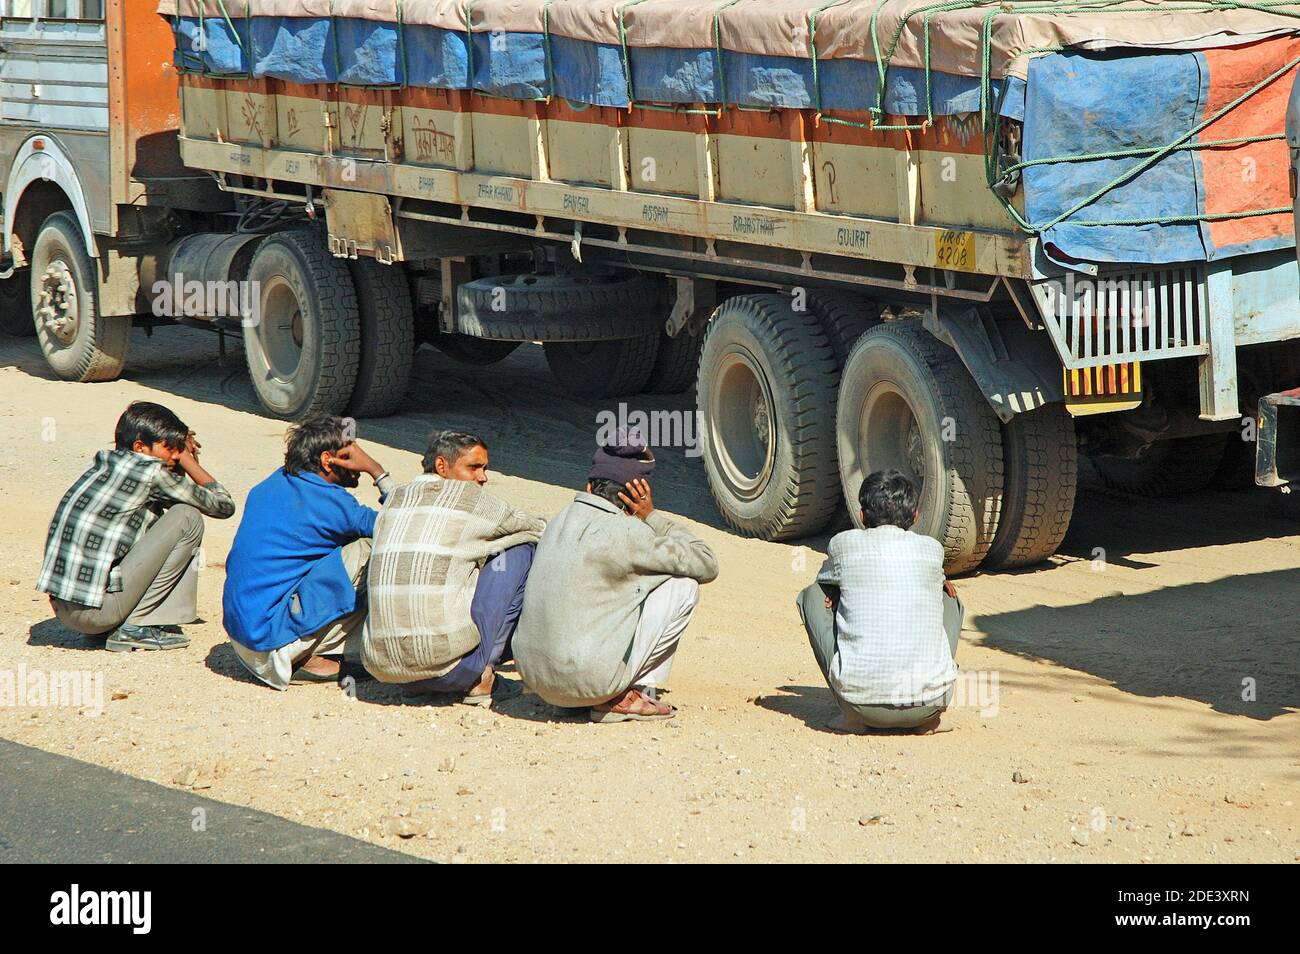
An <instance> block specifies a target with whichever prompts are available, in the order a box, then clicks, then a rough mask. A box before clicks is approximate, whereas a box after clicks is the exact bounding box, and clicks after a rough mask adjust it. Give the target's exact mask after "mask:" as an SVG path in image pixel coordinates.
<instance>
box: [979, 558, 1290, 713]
mask: <svg viewBox="0 0 1300 954" xmlns="http://www.w3.org/2000/svg"><path fill="white" fill-rule="evenodd" d="M1298 620H1300V570H1276V571H1272V572H1268V573H1251V574H1244V575H1241V576H1233V577H1228V578H1225V579H1222V580H1215V581H1213V582H1211V583H1189V584H1185V585H1182V586H1171V587H1166V588H1164V589H1160V590H1154V591H1152V592H1150V593H1143V594H1139V595H1133V596H1123V595H1115V596H1106V597H1102V598H1100V599H1096V600H1092V601H1090V602H1087V603H1080V604H1077V605H1075V606H1050V607H1049V606H1034V607H1030V608H1028V609H1023V610H1016V611H1014V612H1009V613H995V614H992V615H981V616H980V617H979V620H978V625H979V628H980V629H981V630H983V631H984V632H985V633H986V634H987V635H986V637H985V639H984V640H983V643H982V644H983V645H984V646H987V647H991V648H993V649H1000V650H1003V651H1004V652H1010V653H1015V654H1016V655H1018V656H1022V657H1024V658H1026V659H1034V660H1042V661H1047V662H1051V663H1055V664H1057V665H1060V666H1066V667H1068V668H1070V669H1076V670H1079V671H1081V672H1086V673H1090V674H1092V675H1094V676H1097V677H1099V678H1101V679H1104V680H1106V681H1107V682H1109V683H1110V684H1112V685H1113V686H1115V688H1117V689H1119V690H1121V691H1123V692H1127V693H1132V694H1133V695H1135V696H1143V697H1148V698H1157V697H1162V696H1180V697H1182V698H1185V699H1190V700H1193V701H1195V702H1202V703H1204V704H1206V705H1208V706H1210V707H1211V708H1213V709H1214V710H1215V711H1216V712H1225V713H1230V714H1232V715H1242V716H1248V717H1250V718H1252V719H1261V720H1267V719H1272V718H1275V717H1276V716H1280V715H1283V714H1285V713H1286V712H1287V711H1288V710H1292V709H1297V708H1300V666H1297V661H1298V660H1300V622H1298Z"/></svg>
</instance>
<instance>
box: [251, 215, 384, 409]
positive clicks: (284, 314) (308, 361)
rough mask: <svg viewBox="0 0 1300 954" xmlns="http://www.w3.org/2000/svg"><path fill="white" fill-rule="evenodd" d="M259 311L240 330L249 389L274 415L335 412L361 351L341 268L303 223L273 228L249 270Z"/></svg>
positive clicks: (348, 390)
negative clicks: (280, 229)
mask: <svg viewBox="0 0 1300 954" xmlns="http://www.w3.org/2000/svg"><path fill="white" fill-rule="evenodd" d="M248 280H249V282H251V283H252V287H253V288H254V289H256V291H255V294H256V295H257V302H258V309H257V312H256V314H254V315H253V316H252V317H251V319H249V323H250V324H251V325H252V327H246V328H245V329H244V354H245V356H246V357H247V359H248V373H249V376H250V377H251V378H252V382H253V390H254V391H255V392H256V393H257V397H258V400H259V401H261V402H262V406H263V407H264V408H266V410H267V411H269V412H270V413H271V414H274V415H275V416H276V417H282V418H285V419H288V420H296V419H300V418H304V417H308V416H310V415H312V414H322V413H323V414H338V413H341V412H342V411H343V410H344V409H345V408H347V406H348V402H349V400H350V399H351V397H352V392H353V389H354V387H355V385H356V381H357V368H358V365H359V364H360V356H361V332H360V317H359V314H358V310H357V296H356V291H355V290H354V288H353V284H352V276H351V274H350V273H349V270H348V266H347V264H346V263H345V262H343V261H342V260H340V259H337V258H334V257H333V256H331V255H330V254H329V252H327V251H326V250H325V246H324V242H323V241H322V240H321V237H320V236H319V235H318V234H317V233H316V232H314V231H312V230H309V229H296V230H292V231H286V232H277V233H276V234H274V235H272V236H270V237H268V238H267V239H265V240H264V241H263V242H262V244H261V245H260V246H258V249H257V254H256V255H255V256H254V257H253V263H252V265H251V266H250V267H249V270H248Z"/></svg>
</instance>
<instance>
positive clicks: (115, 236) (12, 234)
mask: <svg viewBox="0 0 1300 954" xmlns="http://www.w3.org/2000/svg"><path fill="white" fill-rule="evenodd" d="M179 126H180V110H179V104H178V100H177V82H176V74H175V71H174V70H173V69H172V65H171V37H170V33H169V31H168V30H167V27H166V25H165V24H164V23H160V21H159V18H158V17H157V16H156V15H155V13H154V11H153V9H152V5H151V4H148V3H140V2H126V0H0V216H2V217H3V223H4V228H3V237H2V239H0V330H3V331H5V332H8V333H9V334H11V335H25V336H26V335H35V336H36V337H37V338H38V339H39V341H40V344H41V348H42V351H43V352H44V353H45V356H46V358H47V360H48V361H49V364H50V367H51V368H52V370H53V371H54V372H55V373H56V374H58V375H59V376H60V377H63V378H66V379H69V380H78V381H96V380H107V379H111V378H113V377H115V376H116V375H117V374H118V373H120V371H121V369H122V366H123V364H124V362H125V359H126V351H127V347H128V345H129V343H130V338H131V327H132V322H133V318H134V316H136V315H142V314H148V312H149V311H150V303H149V295H148V290H149V285H150V284H151V283H150V281H149V277H150V269H151V261H153V260H154V259H155V258H156V256H157V254H158V253H159V250H160V249H162V248H164V247H165V246H166V244H167V242H169V241H170V240H171V238H172V237H174V236H175V235H177V234H180V233H183V232H185V231H187V230H189V229H191V228H192V227H193V224H194V221H195V220H196V219H199V218H205V217H206V216H207V215H208V214H209V212H210V210H212V209H219V208H221V207H222V206H223V205H228V204H229V203H228V200H226V199H225V197H223V196H222V195H221V194H220V192H219V191H218V190H217V189H216V188H215V186H214V184H213V182H212V180H211V177H209V176H206V175H202V174H197V173H194V172H193V171H190V170H187V169H185V167H184V166H183V164H182V163H181V160H180V152H179V148H178V144H177V139H176V135H177V129H178V128H179ZM142 286H143V290H142Z"/></svg>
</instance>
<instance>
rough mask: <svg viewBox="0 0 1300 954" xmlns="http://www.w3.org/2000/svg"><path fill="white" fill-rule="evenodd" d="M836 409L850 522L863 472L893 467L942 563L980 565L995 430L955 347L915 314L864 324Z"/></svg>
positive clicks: (996, 481) (993, 526)
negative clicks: (911, 485) (911, 489)
mask: <svg viewBox="0 0 1300 954" xmlns="http://www.w3.org/2000/svg"><path fill="white" fill-rule="evenodd" d="M836 418H837V420H836V431H837V444H838V451H839V466H840V479H841V484H842V487H843V492H844V501H845V503H846V504H847V506H848V508H849V512H850V514H852V516H853V521H854V524H855V525H857V526H861V520H862V515H861V508H860V507H859V505H858V490H859V489H860V488H861V486H862V481H863V479H864V478H865V477H866V476H867V474H869V473H871V472H872V471H876V470H883V469H886V468H897V469H898V470H901V471H903V472H904V473H905V474H908V475H909V476H910V477H911V478H912V479H913V480H914V481H916V482H917V483H919V485H920V497H921V506H920V517H919V518H918V519H917V521H916V524H915V526H914V527H913V529H914V530H916V531H917V532H918V533H924V534H926V535H927V536H931V537H934V538H935V539H936V540H938V541H939V542H940V543H941V544H943V550H944V567H945V569H946V570H947V571H948V572H950V573H963V572H966V571H968V570H973V569H975V568H976V567H978V566H979V565H980V562H981V561H982V560H983V559H984V557H985V555H986V554H987V553H988V551H989V547H990V546H991V545H992V543H993V538H994V535H995V534H996V533H997V527H998V516H999V513H1000V511H1001V502H1002V491H1003V477H1002V436H1001V433H1000V428H999V422H998V419H997V415H995V414H994V413H993V410H992V408H990V407H989V405H988V402H987V401H986V400H985V399H984V396H983V395H982V394H981V393H980V391H979V389H978V388H977V387H976V386H975V382H974V381H972V380H971V377H970V375H969V374H968V373H967V371H966V368H965V366H964V365H963V364H962V363H961V360H960V359H959V358H958V357H957V354H956V353H955V352H954V351H952V349H950V348H948V347H946V346H944V345H942V344H940V343H939V342H938V341H936V340H935V339H934V338H933V337H931V336H930V335H929V334H928V333H927V332H925V331H924V330H922V328H921V326H920V323H919V322H916V321H889V322H885V323H884V324H881V325H878V326H876V327H875V328H872V329H871V330H870V331H868V332H867V333H866V334H864V335H863V336H862V337H861V338H860V339H859V340H858V343H857V344H856V345H855V346H854V348H853V352H852V353H851V354H850V355H849V360H848V363H847V364H846V365H845V366H844V371H843V374H842V375H841V377H840V393H839V407H838V412H837V415H836Z"/></svg>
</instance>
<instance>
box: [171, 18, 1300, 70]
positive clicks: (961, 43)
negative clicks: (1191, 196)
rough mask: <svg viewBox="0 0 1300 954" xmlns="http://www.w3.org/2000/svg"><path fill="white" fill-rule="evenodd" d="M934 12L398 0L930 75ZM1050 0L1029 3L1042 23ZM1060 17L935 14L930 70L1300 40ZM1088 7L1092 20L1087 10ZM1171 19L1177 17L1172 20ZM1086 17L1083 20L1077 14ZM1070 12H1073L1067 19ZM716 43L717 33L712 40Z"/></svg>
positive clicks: (1215, 27) (1257, 21) (1277, 22)
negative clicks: (881, 60)
mask: <svg viewBox="0 0 1300 954" xmlns="http://www.w3.org/2000/svg"><path fill="white" fill-rule="evenodd" d="M936 5H937V3H936V0H827V2H824V3H818V2H812V0H639V2H638V0H549V2H548V0H401V2H400V7H401V20H402V21H403V22H405V23H410V24H420V25H426V26H435V27H441V28H443V29H449V30H463V29H465V27H466V19H467V15H469V14H470V12H471V11H472V16H473V24H472V29H473V30H474V31H475V32H484V31H508V32H526V33H540V32H542V31H543V27H544V24H545V25H546V27H547V28H548V29H549V31H550V32H551V33H553V34H555V35H557V36H565V37H570V38H572V39H576V40H587V41H590V42H594V43H615V44H616V43H619V42H621V36H622V35H623V34H622V32H621V31H620V24H619V19H620V13H621V16H622V26H623V31H625V33H626V38H627V43H628V45H629V46H634V47H677V48H687V49H692V48H694V49H703V48H710V47H713V46H714V45H715V40H720V42H721V45H722V47H723V48H724V49H726V50H731V51H734V52H737V53H757V54H767V55H772V56H796V57H809V56H811V49H812V46H811V41H810V33H811V32H812V31H811V30H810V24H811V23H812V17H813V14H814V12H816V45H817V55H818V57H825V58H828V59H830V58H848V59H868V60H872V59H875V58H876V56H875V52H874V50H875V45H874V44H873V40H872V35H873V30H872V19H873V15H874V17H875V27H874V32H875V36H876V38H877V41H878V43H879V46H880V48H881V50H882V51H886V52H887V51H888V49H889V47H890V45H891V43H892V41H893V38H894V35H895V33H897V32H898V31H899V28H900V24H902V31H901V34H900V36H899V39H898V45H897V48H896V49H895V50H894V53H893V56H892V57H890V59H889V62H890V63H891V65H893V66H910V67H924V66H925V63H926V57H925V37H926V32H927V31H926V13H927V9H928V8H932V7H935V6H936ZM1047 5H1048V4H1047V3H1045V2H1043V0H1037V2H1032V3H1022V4H1020V6H1021V7H1022V8H1025V9H1030V10H1033V11H1043V8H1044V6H1047ZM1058 5H1059V6H1060V8H1061V11H1062V12H1052V11H1047V12H1026V13H1017V12H1016V11H1015V9H1014V8H1015V7H1016V6H1017V5H1016V4H1015V3H1001V4H999V3H984V4H980V5H978V6H972V7H970V8H968V9H962V10H949V11H932V12H930V19H929V42H930V64H931V66H932V67H933V68H934V69H937V70H941V71H943V72H946V73H955V74H959V75H967V76H977V75H980V74H981V72H982V60H983V50H984V40H983V36H984V24H985V20H986V18H988V17H989V16H990V15H992V20H991V29H990V33H989V45H990V48H991V49H990V53H991V57H990V62H991V68H992V73H993V75H994V76H1002V75H1004V74H1010V75H1015V76H1019V77H1021V78H1024V77H1025V76H1026V74H1027V62H1028V57H1027V56H1019V55H1018V54H1021V53H1023V52H1024V51H1027V50H1041V49H1044V48H1047V49H1051V48H1058V47H1082V48H1086V49H1092V50H1101V49H1107V48H1110V47H1145V48H1160V49H1209V48H1212V47H1217V46H1233V45H1237V44H1241V43H1246V42H1250V41H1252V40H1256V39H1260V38H1262V37H1266V36H1275V35H1279V34H1285V33H1296V32H1300V2H1298V3H1293V4H1284V5H1281V6H1279V7H1276V8H1273V10H1272V11H1271V12H1263V11H1260V10H1251V9H1236V10H1232V9H1223V8H1217V9H1215V8H1211V7H1210V6H1208V5H1207V6H1205V7H1204V9H1188V7H1189V6H1195V2H1194V0H1180V2H1178V3H1172V2H1165V0H1119V2H1114V3H1110V4H1105V3H1102V2H1097V0H1094V2H1092V3H1091V4H1088V3H1085V2H1081V0H1069V2H1062V3H1060V4H1058ZM398 6H399V0H163V2H162V3H161V4H160V5H159V13H161V14H163V15H165V16H172V15H175V13H176V12H177V8H178V7H179V10H180V13H181V15H182V16H191V17H192V16H198V15H199V12H200V9H202V11H203V15H204V16H207V17H220V16H223V15H229V16H230V17H232V18H244V17H248V16H276V17H285V16H288V17H327V16H336V17H357V18H361V19H369V20H383V21H390V22H393V21H396V20H397V19H398ZM1089 6H1091V9H1089V8H1088V7H1089ZM1175 7H1178V8H1181V9H1174V8H1175ZM1080 8H1084V9H1080ZM1070 10H1073V11H1075V12H1065V11H1070ZM715 31H716V33H715Z"/></svg>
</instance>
